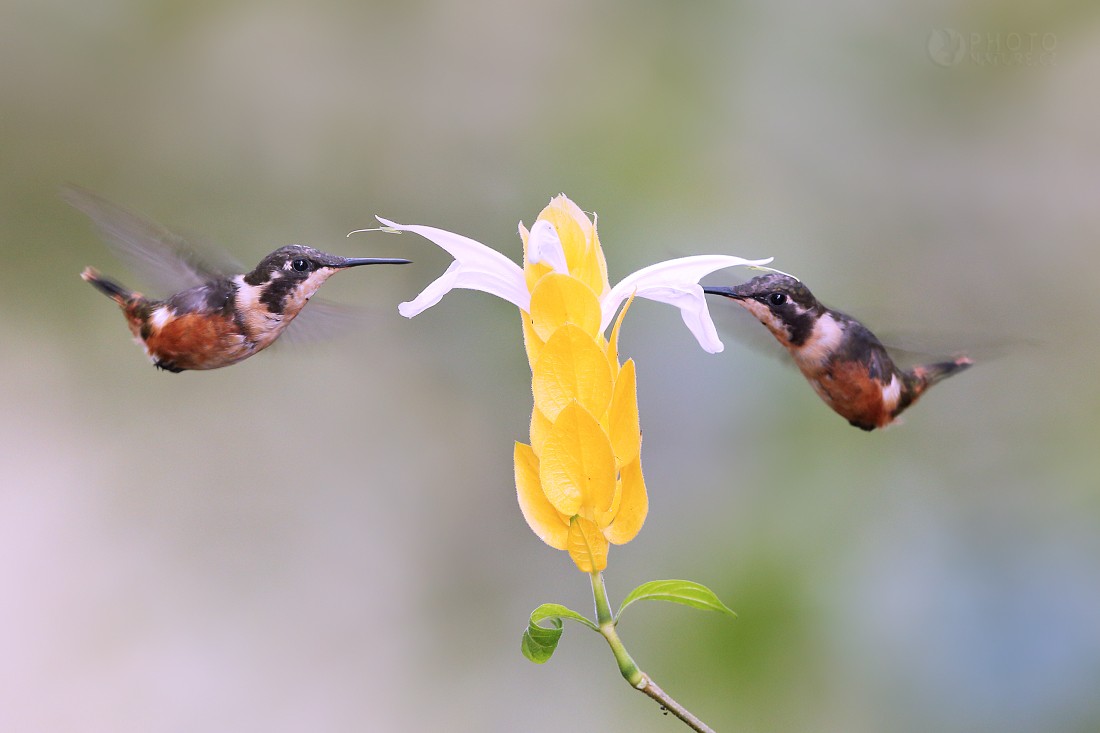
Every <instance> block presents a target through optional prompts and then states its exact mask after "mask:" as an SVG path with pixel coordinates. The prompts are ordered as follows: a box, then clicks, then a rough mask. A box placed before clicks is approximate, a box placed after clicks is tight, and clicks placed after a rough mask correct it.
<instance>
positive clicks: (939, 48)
mask: <svg viewBox="0 0 1100 733" xmlns="http://www.w3.org/2000/svg"><path fill="white" fill-rule="evenodd" d="M965 56H966V38H965V37H964V36H963V34H962V33H959V32H958V31H957V30H955V29H954V28H933V29H932V32H931V33H929V34H928V58H930V59H932V63H934V64H936V65H937V66H954V65H955V64H957V63H959V62H960V61H962V60H963V57H965Z"/></svg>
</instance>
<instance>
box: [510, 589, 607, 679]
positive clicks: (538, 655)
mask: <svg viewBox="0 0 1100 733" xmlns="http://www.w3.org/2000/svg"><path fill="white" fill-rule="evenodd" d="M563 618H568V619H572V620H574V621H579V622H580V623H582V624H584V625H585V626H587V627H588V628H590V629H592V630H593V631H599V627H598V626H596V624H594V623H592V622H591V621H589V620H588V619H586V618H585V617H584V616H582V615H581V614H579V613H577V612H576V611H574V610H572V609H569V608H566V607H565V606H563V605H561V604H558V603H544V604H542V605H541V606H539V607H538V608H536V609H535V610H534V611H532V612H531V620H530V621H528V622H527V630H526V631H524V632H523V642H522V644H521V645H520V651H522V652H523V656H525V657H527V658H528V659H530V660H531V661H532V662H534V663H535V664H543V663H544V662H546V661H548V660H549V659H550V657H551V656H553V654H554V650H555V649H557V647H558V639H560V638H561V634H562V623H561V620H562V619H563ZM543 621H549V622H550V626H549V627H546V626H542V625H540V624H541V622H543Z"/></svg>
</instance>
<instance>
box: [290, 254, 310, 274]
mask: <svg viewBox="0 0 1100 733" xmlns="http://www.w3.org/2000/svg"><path fill="white" fill-rule="evenodd" d="M290 266H291V267H293V268H294V271H295V272H305V271H306V270H308V269H309V260H307V259H306V258H304V257H298V258H296V259H295V260H294V261H292V262H291V263H290Z"/></svg>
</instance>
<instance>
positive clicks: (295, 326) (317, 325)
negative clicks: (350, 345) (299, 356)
mask: <svg viewBox="0 0 1100 733" xmlns="http://www.w3.org/2000/svg"><path fill="white" fill-rule="evenodd" d="M370 319H371V314H370V312H369V311H367V310H366V309H363V308H355V307H353V306H350V305H343V304H342V303H333V302H332V301H330V300H325V299H323V298H311V299H310V301H309V303H307V304H306V307H305V308H303V309H302V310H301V311H300V312H299V313H298V315H297V316H295V318H294V320H293V321H291V322H290V325H289V326H287V327H286V330H285V331H283V334H282V336H280V337H279V342H278V343H288V344H298V345H300V344H317V343H320V342H322V341H330V340H332V339H334V338H336V337H337V336H340V335H341V334H344V333H347V332H348V331H351V330H353V329H358V328H362V327H363V324H364V323H366V322H367V321H369V320H370Z"/></svg>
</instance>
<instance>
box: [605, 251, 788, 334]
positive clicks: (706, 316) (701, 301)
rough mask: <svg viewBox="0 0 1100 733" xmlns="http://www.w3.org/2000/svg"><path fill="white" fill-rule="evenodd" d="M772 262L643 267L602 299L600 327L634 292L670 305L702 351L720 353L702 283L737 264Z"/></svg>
mask: <svg viewBox="0 0 1100 733" xmlns="http://www.w3.org/2000/svg"><path fill="white" fill-rule="evenodd" d="M771 261H772V258H771V257H768V258H766V259H763V260H746V259H744V258H743V257H733V256H732V255H692V256H690V257H678V258H676V259H673V260H665V261H664V262H658V263H657V264H655V265H649V266H648V267H643V268H642V269H640V270H638V271H637V272H633V273H631V274H629V275H627V276H626V277H624V278H623V279H622V280H620V281H619V284H618V285H616V286H615V287H613V288H611V291H610V292H609V293H608V294H607V295H605V296H604V297H603V298H601V299H600V306H601V310H602V311H603V321H602V323H601V324H600V325H601V328H603V329H606V328H607V327H608V325H609V324H610V323H611V320H612V319H613V318H614V317H615V313H616V312H617V311H618V310H619V306H620V305H621V304H622V302H623V301H624V300H626V299H627V298H629V297H630V294H631V293H634V294H636V295H637V296H638V297H639V298H647V299H648V300H655V301H657V302H659V303H668V304H669V305H674V306H676V307H677V308H679V309H680V315H681V316H682V317H683V319H684V325H686V326H687V327H688V330H689V331H691V333H692V335H694V336H695V340H696V341H698V342H699V345H700V346H701V347H703V350H704V351H706V352H707V353H708V354H717V353H718V352H720V351H722V349H724V348H725V347H724V346H723V345H722V341H721V339H719V338H718V331H717V330H716V329H715V328H714V321H713V320H711V317H710V310H709V309H708V308H707V300H706V296H705V295H704V294H703V288H702V287H701V286H700V285H699V281H700V280H702V279H703V278H704V277H706V276H707V275H709V274H711V273H712V272H715V271H716V270H722V269H725V268H727V267H736V266H738V265H747V266H759V265H765V264H767V263H769V262H771Z"/></svg>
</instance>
